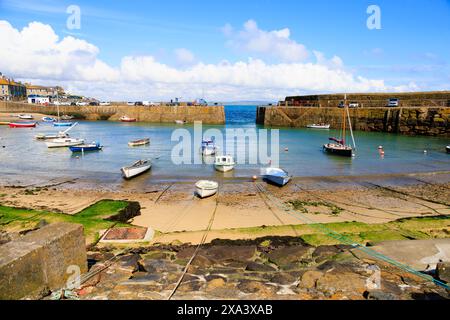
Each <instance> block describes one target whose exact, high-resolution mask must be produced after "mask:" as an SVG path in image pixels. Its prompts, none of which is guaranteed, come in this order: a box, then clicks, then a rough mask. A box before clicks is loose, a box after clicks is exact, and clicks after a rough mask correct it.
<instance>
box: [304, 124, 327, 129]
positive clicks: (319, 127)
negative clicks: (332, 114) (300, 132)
mask: <svg viewBox="0 0 450 320" xmlns="http://www.w3.org/2000/svg"><path fill="white" fill-rule="evenodd" d="M306 127H307V128H309V129H330V125H329V124H325V123H313V124H308V125H307V126H306Z"/></svg>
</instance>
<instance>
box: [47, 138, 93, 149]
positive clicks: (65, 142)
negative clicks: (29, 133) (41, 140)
mask: <svg viewBox="0 0 450 320" xmlns="http://www.w3.org/2000/svg"><path fill="white" fill-rule="evenodd" d="M83 143H84V140H83V139H77V138H58V139H53V140H51V141H49V142H46V143H45V144H46V145H47V147H48V148H62V147H71V146H77V145H80V144H83Z"/></svg>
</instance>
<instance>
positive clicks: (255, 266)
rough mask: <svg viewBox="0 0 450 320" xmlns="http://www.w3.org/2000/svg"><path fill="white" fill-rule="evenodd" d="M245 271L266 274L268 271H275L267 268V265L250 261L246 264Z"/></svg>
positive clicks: (270, 267)
mask: <svg viewBox="0 0 450 320" xmlns="http://www.w3.org/2000/svg"><path fill="white" fill-rule="evenodd" d="M245 270H247V271H260V272H268V271H275V270H276V269H275V268H274V267H272V266H269V265H267V264H262V263H258V262H253V261H250V262H249V263H247V267H246V268H245Z"/></svg>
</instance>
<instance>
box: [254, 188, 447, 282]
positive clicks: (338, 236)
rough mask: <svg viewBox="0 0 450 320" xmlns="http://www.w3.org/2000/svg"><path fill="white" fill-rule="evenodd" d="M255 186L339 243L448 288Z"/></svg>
mask: <svg viewBox="0 0 450 320" xmlns="http://www.w3.org/2000/svg"><path fill="white" fill-rule="evenodd" d="M257 188H259V190H260V191H261V193H263V194H264V195H265V196H266V197H267V199H269V200H270V201H271V202H272V203H274V204H275V206H277V207H278V208H279V209H280V210H282V211H284V212H286V213H287V214H289V215H291V216H293V217H294V218H296V219H298V220H301V221H303V222H305V223H306V224H308V225H309V226H311V227H313V228H315V229H318V230H319V231H320V232H322V233H324V234H325V235H327V236H329V237H332V238H334V239H336V240H338V241H339V242H341V243H344V244H348V245H351V246H353V247H354V248H355V249H357V250H360V251H362V252H364V253H366V254H368V255H369V256H371V257H374V258H376V259H378V260H382V261H385V262H387V263H389V264H391V265H393V266H395V267H397V268H399V269H402V270H404V271H406V272H408V273H411V274H414V275H416V276H418V277H420V278H422V279H424V280H426V281H432V282H433V283H435V284H436V285H438V286H441V287H443V288H445V289H447V290H450V286H449V285H448V284H446V283H444V282H442V281H439V280H437V279H434V278H433V277H431V276H429V275H426V274H424V273H422V272H419V271H417V270H415V269H414V268H411V267H410V266H408V265H405V264H403V263H400V262H398V261H396V260H394V259H392V258H389V257H388V256H385V255H383V254H381V253H379V252H376V251H375V250H372V249H370V248H367V247H366V246H364V245H362V244H359V243H356V242H355V241H353V240H352V239H350V238H348V237H346V236H345V235H343V234H340V233H338V232H336V231H334V230H332V229H330V228H328V227H326V226H325V225H323V224H321V223H317V222H315V221H314V220H312V219H310V218H309V217H307V216H306V215H304V214H303V213H301V212H299V211H297V210H295V209H292V208H291V207H289V206H287V205H286V204H285V203H283V202H282V201H280V200H279V199H278V198H277V197H275V196H273V195H272V194H271V193H270V192H269V191H268V190H267V189H265V188H264V187H263V186H261V185H260V184H257Z"/></svg>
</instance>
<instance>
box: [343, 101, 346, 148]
mask: <svg viewBox="0 0 450 320" xmlns="http://www.w3.org/2000/svg"><path fill="white" fill-rule="evenodd" d="M345 109H347V94H346V95H345V96H344V112H343V113H342V144H343V145H345V140H346V136H345Z"/></svg>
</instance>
